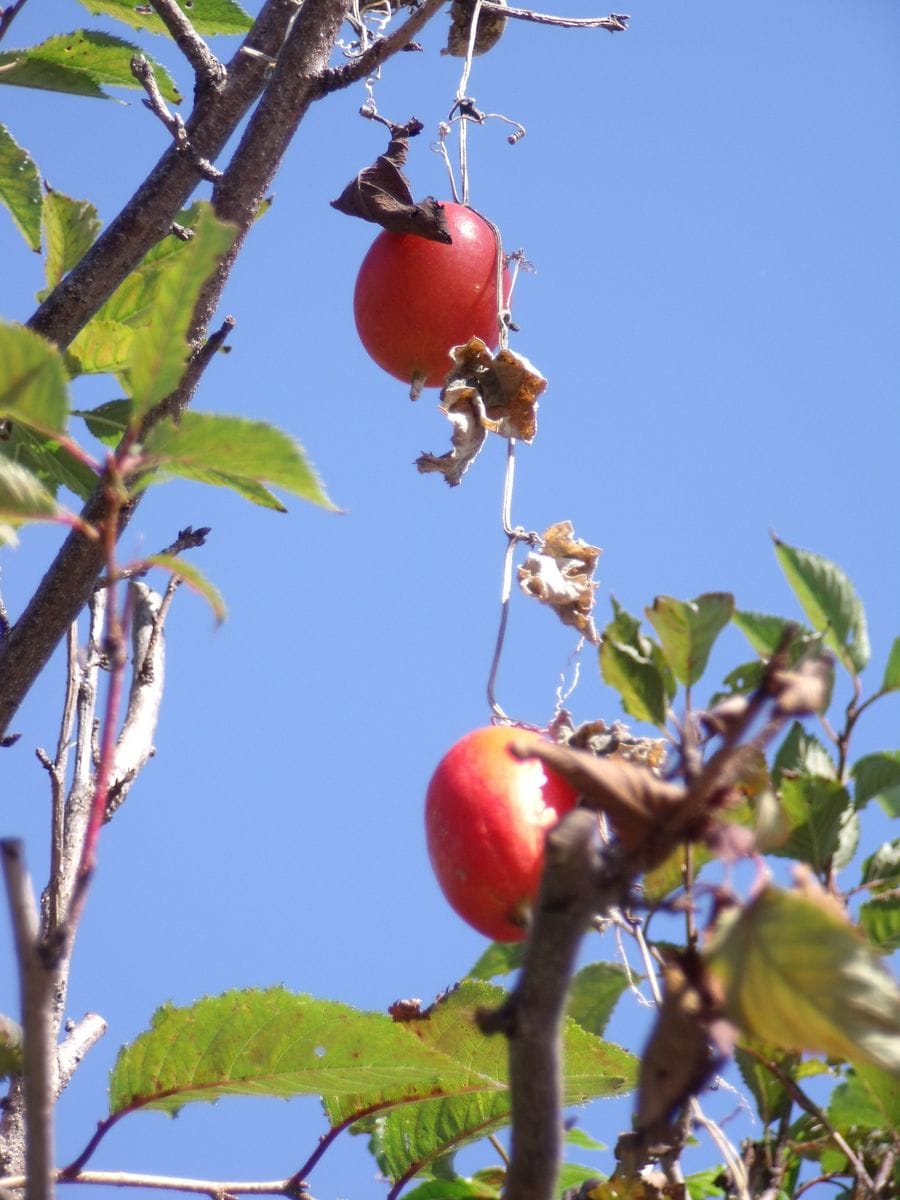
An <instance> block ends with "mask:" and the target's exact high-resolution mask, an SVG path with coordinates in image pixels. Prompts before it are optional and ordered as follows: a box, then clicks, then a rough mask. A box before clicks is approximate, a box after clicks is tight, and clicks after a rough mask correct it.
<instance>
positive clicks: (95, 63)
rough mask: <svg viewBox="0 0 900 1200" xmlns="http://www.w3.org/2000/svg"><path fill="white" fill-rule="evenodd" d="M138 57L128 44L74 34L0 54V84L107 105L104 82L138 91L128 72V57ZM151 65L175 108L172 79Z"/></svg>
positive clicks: (83, 31) (88, 33)
mask: <svg viewBox="0 0 900 1200" xmlns="http://www.w3.org/2000/svg"><path fill="white" fill-rule="evenodd" d="M140 53H141V50H140V47H139V46H135V45H134V44H133V43H132V42H124V41H122V39H121V38H117V37H112V36H111V35H110V34H108V33H96V32H94V31H93V30H88V29H76V30H73V32H72V33H66V34H60V35H58V36H56V37H51V38H47V40H46V41H44V42H41V43H40V44H39V45H37V46H28V47H26V48H25V49H22V50H5V51H3V52H2V53H0V83H5V84H12V85H14V86H16V87H28V88H41V89H43V90H44V91H50V92H68V93H70V94H73V95H76V96H91V97H93V98H95V99H99V100H108V99H109V93H108V92H105V91H104V90H103V87H102V86H101V85H102V84H104V83H106V84H110V85H112V86H113V87H124V88H140V87H141V85H140V83H138V81H137V80H136V79H135V77H134V76H133V75H132V73H131V59H132V56H133V55H135V54H140ZM151 65H152V67H153V71H154V74H155V75H156V82H157V84H158V85H159V90H160V92H162V94H163V96H164V97H165V98H166V100H171V101H172V102H173V103H174V104H177V103H178V102H179V101H180V100H181V98H182V97H181V93H180V92H179V91H178V89H177V88H176V86H175V84H174V83H173V82H172V76H171V75H170V74H169V72H168V71H167V70H166V69H165V67H162V66H160V64H159V63H157V62H153V61H152V60H151Z"/></svg>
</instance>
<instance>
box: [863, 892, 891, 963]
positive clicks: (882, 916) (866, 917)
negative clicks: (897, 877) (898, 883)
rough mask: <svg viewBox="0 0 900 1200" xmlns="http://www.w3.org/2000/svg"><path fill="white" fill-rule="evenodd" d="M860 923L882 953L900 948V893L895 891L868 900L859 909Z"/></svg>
mask: <svg viewBox="0 0 900 1200" xmlns="http://www.w3.org/2000/svg"><path fill="white" fill-rule="evenodd" d="M859 923H860V925H861V926H862V928H863V929H864V931H865V934H866V937H867V938H868V939H869V941H870V942H871V943H872V945H873V946H874V947H875V949H876V950H878V952H879V953H880V954H892V953H893V952H894V951H895V950H900V895H897V894H896V892H894V893H893V894H884V895H881V896H874V897H873V898H872V899H871V900H868V901H866V903H865V904H863V905H862V906H861V907H860V910H859Z"/></svg>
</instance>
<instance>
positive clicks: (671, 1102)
mask: <svg viewBox="0 0 900 1200" xmlns="http://www.w3.org/2000/svg"><path fill="white" fill-rule="evenodd" d="M695 965H696V967H697V969H698V970H699V969H700V965H699V964H695ZM692 973H693V972H692ZM698 983H699V980H698V981H692V980H691V978H689V974H688V972H687V971H686V970H685V969H684V967H683V965H682V964H681V963H680V962H677V961H674V960H673V961H670V962H668V963H666V965H665V967H664V968H663V987H664V992H663V998H662V1003H661V1005H660V1009H659V1015H658V1017H657V1018H656V1023H655V1025H654V1026H653V1032H652V1033H651V1034H650V1040H649V1041H648V1043H647V1045H646V1047H645V1048H644V1053H643V1054H642V1055H641V1073H640V1080H639V1083H638V1099H637V1109H636V1112H635V1128H636V1129H637V1130H639V1131H640V1132H642V1133H647V1134H649V1135H650V1136H651V1138H652V1137H653V1136H655V1133H656V1131H658V1133H659V1135H660V1136H661V1137H663V1138H664V1137H665V1131H666V1128H667V1127H668V1126H669V1124H670V1123H671V1121H672V1120H673V1118H674V1117H675V1116H676V1115H677V1113H678V1111H679V1109H681V1108H682V1107H683V1106H684V1105H685V1103H686V1102H687V1101H688V1100H689V1099H690V1098H691V1097H692V1096H695V1095H696V1094H697V1093H698V1092H699V1091H700V1089H701V1088H702V1087H703V1086H704V1085H705V1084H706V1082H707V1081H708V1080H709V1078H710V1076H711V1075H712V1074H713V1073H714V1072H715V1069H716V1066H717V1063H718V1056H717V1055H716V1054H715V1053H714V1052H713V1049H712V1047H711V1045H710V1022H711V1020H712V1019H713V1018H714V1017H715V1015H716V1014H715V1012H714V1010H713V1008H712V1007H711V1003H710V1000H709V997H708V995H704V991H703V989H702V987H701V986H698Z"/></svg>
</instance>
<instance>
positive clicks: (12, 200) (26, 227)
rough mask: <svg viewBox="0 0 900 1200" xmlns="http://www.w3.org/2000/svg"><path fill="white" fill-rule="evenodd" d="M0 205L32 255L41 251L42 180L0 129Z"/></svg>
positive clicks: (27, 157) (29, 159)
mask: <svg viewBox="0 0 900 1200" xmlns="http://www.w3.org/2000/svg"><path fill="white" fill-rule="evenodd" d="M0 203H3V204H5V205H6V207H7V208H8V209H9V214H10V216H11V217H12V219H13V221H14V222H15V224H16V227H17V228H18V230H19V232H20V233H21V234H22V237H23V238H24V239H25V241H26V242H27V243H28V245H29V246H30V247H31V249H32V250H34V251H40V248H41V177H40V174H39V173H38V169H37V167H36V166H35V164H34V160H33V159H32V157H31V155H30V154H29V153H28V151H27V150H23V149H22V147H21V146H19V145H18V144H17V143H16V141H15V139H14V138H13V136H12V134H11V133H10V132H9V130H8V129H7V128H6V126H5V125H0Z"/></svg>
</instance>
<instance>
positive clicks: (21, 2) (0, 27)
mask: <svg viewBox="0 0 900 1200" xmlns="http://www.w3.org/2000/svg"><path fill="white" fill-rule="evenodd" d="M26 3H27V0H16V2H15V4H8V5H7V6H6V8H4V9H3V10H2V11H0V42H2V41H3V39H4V38H5V37H6V34H7V32H8V31H9V27H10V25H12V23H13V21H14V20H15V19H16V17H17V16H18V15H19V13H20V12H21V11H22V9H23V8H24V7H25V5H26Z"/></svg>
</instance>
